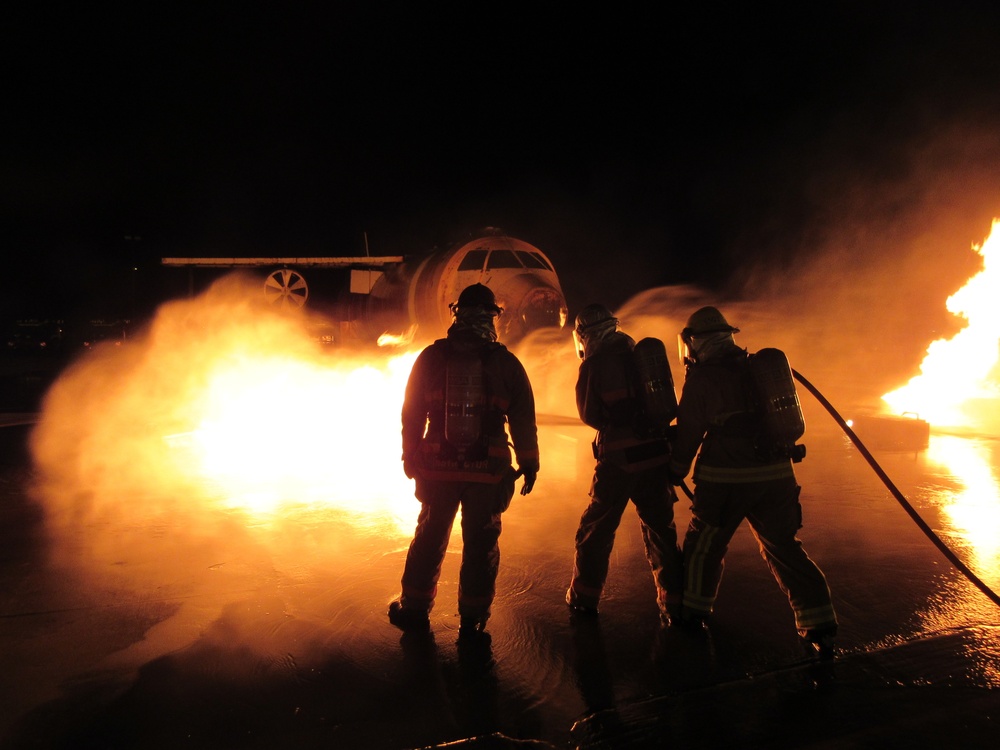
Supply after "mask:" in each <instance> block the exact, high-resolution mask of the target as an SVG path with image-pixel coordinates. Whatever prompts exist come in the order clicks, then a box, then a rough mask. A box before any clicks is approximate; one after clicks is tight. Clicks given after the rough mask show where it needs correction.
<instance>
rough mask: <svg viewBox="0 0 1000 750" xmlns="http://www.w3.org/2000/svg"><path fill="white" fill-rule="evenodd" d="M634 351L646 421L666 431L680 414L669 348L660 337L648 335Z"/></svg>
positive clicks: (660, 430) (662, 431) (661, 431)
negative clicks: (669, 359)
mask: <svg viewBox="0 0 1000 750" xmlns="http://www.w3.org/2000/svg"><path fill="white" fill-rule="evenodd" d="M632 354H633V356H634V357H635V364H636V368H637V369H638V371H639V386H640V390H641V397H642V402H643V408H644V410H645V413H646V418H647V421H648V423H649V425H650V427H651V428H652V429H653V431H655V432H660V433H664V432H666V429H667V427H668V426H669V425H670V423H671V422H673V421H674V418H675V417H676V416H677V394H676V392H675V391H674V376H673V374H672V373H671V372H670V362H669V361H668V360H667V349H666V347H665V346H664V344H663V342H662V341H660V339H657V338H652V337H647V338H644V339H641V340H640V341H638V342H636V345H635V348H634V349H633V350H632Z"/></svg>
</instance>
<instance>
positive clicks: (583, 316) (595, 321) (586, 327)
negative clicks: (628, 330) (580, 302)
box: [574, 303, 618, 337]
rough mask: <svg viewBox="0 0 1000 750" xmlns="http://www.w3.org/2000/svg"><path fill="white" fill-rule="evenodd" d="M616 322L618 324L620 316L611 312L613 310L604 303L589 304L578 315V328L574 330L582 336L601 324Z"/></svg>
mask: <svg viewBox="0 0 1000 750" xmlns="http://www.w3.org/2000/svg"><path fill="white" fill-rule="evenodd" d="M612 322H613V323H614V324H615V325H618V318H616V317H615V316H614V315H612V314H611V311H610V310H609V309H608V308H606V307H605V306H604V305H599V304H596V303H595V304H593V305H587V306H586V307H585V308H583V309H582V310H581V311H580V312H579V314H578V315H577V316H576V328H574V330H575V331H576V332H577V333H578V334H579V335H580V336H584V337H585V336H586V335H587V332H588V331H591V330H593V329H595V328H598V327H600V326H601V324H602V323H603V324H608V323H612Z"/></svg>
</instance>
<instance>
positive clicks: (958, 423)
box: [882, 219, 1000, 427]
mask: <svg viewBox="0 0 1000 750" xmlns="http://www.w3.org/2000/svg"><path fill="white" fill-rule="evenodd" d="M998 226H1000V220H998V219H994V221H993V227H992V230H991V231H990V235H989V237H987V239H986V241H985V242H983V244H982V246H977V245H973V248H972V249H973V250H974V251H975V252H977V253H979V254H980V255H981V256H982V257H983V269H982V270H981V271H980V272H979V273H977V274H976V275H974V276H973V277H972V278H970V279H969V280H968V282H966V284H965V286H964V287H962V288H961V289H960V290H959V291H958V292H956V293H955V294H953V295H952V296H951V297H949V298H948V301H947V308H948V311H949V312H951V313H953V314H954V315H958V316H960V317H962V318H964V319H965V320H966V325H965V327H964V328H963V329H962V330H961V331H959V333H958V334H956V335H955V336H954V337H953V338H951V339H947V340H946V339H938V340H937V341H934V342H932V343H931V345H930V346H929V347H928V348H927V355H926V357H925V358H924V361H923V363H922V364H921V366H920V374H919V375H917V376H915V377H914V378H912V379H911V380H910V382H909V383H907V384H906V385H905V386H903V387H902V388H898V389H897V390H894V391H891V392H890V393H886V394H885V395H884V396H882V398H883V399H884V400H885V401H886V403H888V404H889V405H890V406H891V407H892V408H893V410H894V411H895V412H897V413H916V414H918V415H919V416H920V417H921V418H923V419H925V420H927V421H928V422H930V423H931V424H933V425H935V426H939V427H947V426H953V427H981V426H982V420H983V414H982V409H981V403H982V400H983V399H990V400H994V399H996V398H997V397H998V395H1000V387H998V384H997V382H996V381H995V380H994V379H993V377H994V375H993V371H994V368H995V367H996V365H997V360H998V342H1000V230H998ZM977 404H978V405H979V406H978V407H977Z"/></svg>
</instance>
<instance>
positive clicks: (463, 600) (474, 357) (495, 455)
mask: <svg viewBox="0 0 1000 750" xmlns="http://www.w3.org/2000/svg"><path fill="white" fill-rule="evenodd" d="M450 307H451V311H452V314H453V318H454V321H453V323H452V325H451V327H450V328H449V329H448V334H447V338H443V339H438V340H437V341H435V342H434V343H433V344H431V345H430V346H428V347H426V348H425V349H424V350H423V351H422V352H421V353H420V355H419V356H418V357H417V359H416V361H415V362H414V364H413V369H412V371H411V372H410V377H409V380H408V382H407V385H406V395H405V398H404V402H403V410H402V423H403V431H402V435H403V471H404V472H405V473H406V476H407V477H409V478H411V479H413V480H415V488H416V489H415V494H416V497H417V499H418V500H419V501H420V504H421V506H420V515H419V517H418V519H417V528H416V531H415V533H414V536H413V541H412V542H411V543H410V548H409V551H408V553H407V555H406V564H405V566H404V569H403V576H402V581H401V585H402V593H401V594H400V596H399V598H398V599H397V600H396V601H394V602H392V604H390V606H389V621H390V622H391V623H392V624H393V625H395V626H397V627H398V628H400V629H402V630H404V631H407V632H420V631H426V630H427V629H428V627H429V619H428V613H429V612H430V611H431V608H432V607H433V606H434V598H435V595H436V593H437V583H438V577H439V576H440V574H441V564H442V561H443V560H444V555H445V552H446V550H447V548H448V541H449V539H450V537H451V529H452V524H453V523H454V520H455V516H456V514H457V513H458V510H459V508H461V509H462V541H463V550H462V563H461V570H460V573H459V588H458V611H459V615H460V617H461V625H460V629H459V637H460V638H461V637H463V636H467V635H472V634H475V633H481V632H482V631H483V630H484V629H485V627H486V621H487V619H488V618H489V616H490V607H491V605H492V604H493V598H494V593H495V584H496V577H497V572H498V569H499V564H500V547H499V543H498V542H499V537H500V530H501V522H500V518H501V514H502V513H503V512H504V511H505V510H506V509H507V507H508V505H509V504H510V501H511V498H512V497H513V495H514V486H515V480H516V479H517V477H518V476H523V477H524V483H523V484H522V486H521V494H522V495H527V494H528V493H530V492H531V490H532V488H533V487H534V484H535V478H536V477H537V475H538V467H539V462H538V435H537V428H536V424H535V401H534V395H533V393H532V389H531V384H530V382H529V381H528V376H527V374H526V372H525V370H524V367H523V366H522V365H521V362H520V361H519V360H518V359H517V357H516V356H514V354H513V353H512V352H510V351H509V350H508V349H507V347H505V346H504V345H503V344H500V343H498V342H497V333H496V318H497V316H498V315H500V314H501V313H502V312H503V310H502V309H501V308H500V307H499V306H498V305H497V303H496V298H495V297H494V295H493V292H492V291H491V290H490V289H489V288H488V287H486V286H484V285H482V284H473V285H472V286H469V287H466V288H465V289H464V290H463V291H462V293H461V295H460V296H459V298H458V301H457V302H455V303H453V304H452V305H451V306H450ZM508 429H509V432H510V440H511V442H512V444H513V448H514V453H515V456H516V460H517V467H518V468H517V471H515V470H514V468H513V467H512V464H511V453H510V448H509V446H508V437H507V430H508Z"/></svg>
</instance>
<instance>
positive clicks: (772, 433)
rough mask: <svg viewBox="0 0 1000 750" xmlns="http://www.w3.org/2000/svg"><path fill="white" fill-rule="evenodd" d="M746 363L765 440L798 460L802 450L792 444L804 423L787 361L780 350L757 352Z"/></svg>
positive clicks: (800, 458) (800, 434) (803, 449)
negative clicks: (762, 419) (759, 409)
mask: <svg viewBox="0 0 1000 750" xmlns="http://www.w3.org/2000/svg"><path fill="white" fill-rule="evenodd" d="M749 363H750V374H751V377H752V378H753V382H754V386H755V387H756V390H757V397H758V399H759V402H760V407H761V409H762V410H763V413H764V425H765V428H766V431H767V434H768V436H769V438H770V439H771V441H772V442H773V443H774V447H775V448H776V449H777V452H779V453H780V454H783V455H785V456H787V457H788V458H791V459H792V460H793V461H796V462H797V461H801V460H802V458H803V457H804V456H805V454H806V448H805V446H804V445H796V444H795V443H796V441H797V440H798V439H799V438H801V437H802V435H804V434H805V431H806V423H805V418H804V417H803V415H802V405H801V404H800V403H799V396H798V394H797V393H796V391H795V381H794V380H793V378H792V368H791V366H790V365H789V364H788V358H787V357H786V356H785V353H784V352H782V351H781V350H780V349H761V350H760V351H758V352H757V353H756V354H752V355H751V356H750V358H749Z"/></svg>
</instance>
